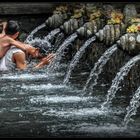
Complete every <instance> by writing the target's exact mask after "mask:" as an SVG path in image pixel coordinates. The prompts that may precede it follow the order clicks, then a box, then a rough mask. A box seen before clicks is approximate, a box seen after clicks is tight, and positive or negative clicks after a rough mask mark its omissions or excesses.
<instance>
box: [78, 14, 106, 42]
mask: <svg viewBox="0 0 140 140" xmlns="http://www.w3.org/2000/svg"><path fill="white" fill-rule="evenodd" d="M92 16H93V14H91V15H90V19H89V21H88V22H86V23H85V24H84V25H83V26H82V27H80V28H79V29H77V35H78V37H79V38H82V39H83V38H89V37H91V36H92V35H94V34H95V33H97V31H98V30H99V29H101V28H103V26H104V25H105V20H104V18H102V17H101V15H97V16H95V17H94V18H91V17H92Z"/></svg>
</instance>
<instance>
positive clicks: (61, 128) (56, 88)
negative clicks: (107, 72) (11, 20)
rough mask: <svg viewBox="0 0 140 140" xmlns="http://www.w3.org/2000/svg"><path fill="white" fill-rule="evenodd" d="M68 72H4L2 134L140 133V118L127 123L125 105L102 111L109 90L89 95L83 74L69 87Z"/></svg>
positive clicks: (0, 94) (0, 99) (0, 91)
mask: <svg viewBox="0 0 140 140" xmlns="http://www.w3.org/2000/svg"><path fill="white" fill-rule="evenodd" d="M81 74H82V73H81ZM64 75H65V73H63V72H62V73H61V72H59V73H54V74H51V75H50V74H48V73H47V72H46V70H45V69H44V70H41V71H34V72H29V71H28V72H14V73H5V74H1V77H0V82H1V87H0V122H1V123H0V137H139V136H140V133H139V132H140V129H139V128H140V127H139V126H140V125H139V121H137V123H132V124H131V125H129V126H128V127H124V126H123V119H124V116H125V113H126V109H125V108H124V107H123V106H121V104H120V105H116V106H114V107H112V108H110V109H104V110H102V109H101V104H102V103H103V102H104V99H105V95H106V94H107V93H103V92H102V93H101V92H100V91H99V90H96V91H95V93H94V95H93V96H91V95H85V94H84V93H83V92H82V88H80V86H77V85H78V84H79V85H80V80H81V78H80V77H78V76H77V78H76V79H77V81H78V83H77V82H75V83H73V84H71V85H67V86H66V85H64V84H63V78H64ZM74 78H75V77H74ZM137 120H138V119H137Z"/></svg>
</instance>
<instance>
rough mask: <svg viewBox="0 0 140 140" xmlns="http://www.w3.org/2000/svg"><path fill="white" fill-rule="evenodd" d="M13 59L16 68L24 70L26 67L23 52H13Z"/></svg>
mask: <svg viewBox="0 0 140 140" xmlns="http://www.w3.org/2000/svg"><path fill="white" fill-rule="evenodd" d="M13 61H14V62H15V64H16V67H17V68H18V69H20V70H24V69H26V68H27V64H26V56H25V53H24V52H17V53H15V54H13Z"/></svg>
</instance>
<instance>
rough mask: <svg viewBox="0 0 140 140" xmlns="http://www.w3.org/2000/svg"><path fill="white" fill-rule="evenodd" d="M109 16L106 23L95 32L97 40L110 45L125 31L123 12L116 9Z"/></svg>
mask: <svg viewBox="0 0 140 140" xmlns="http://www.w3.org/2000/svg"><path fill="white" fill-rule="evenodd" d="M111 16H112V17H111V18H110V19H109V20H108V21H107V25H105V27H104V28H103V29H101V30H99V32H97V33H96V36H97V38H98V39H99V41H101V42H104V43H105V44H106V45H112V44H113V43H114V42H115V41H117V40H118V39H119V37H120V36H121V35H122V34H124V33H125V29H126V25H125V24H124V23H123V21H122V20H123V14H122V13H121V12H118V11H113V12H112V13H111Z"/></svg>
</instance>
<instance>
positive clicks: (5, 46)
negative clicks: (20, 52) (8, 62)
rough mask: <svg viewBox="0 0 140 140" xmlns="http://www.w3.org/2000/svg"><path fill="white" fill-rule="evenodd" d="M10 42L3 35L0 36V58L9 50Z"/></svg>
mask: <svg viewBox="0 0 140 140" xmlns="http://www.w3.org/2000/svg"><path fill="white" fill-rule="evenodd" d="M10 45H11V44H10V41H9V39H8V37H7V36H6V35H4V34H0V58H2V57H3V56H4V55H5V54H6V52H7V51H8V50H9V48H10Z"/></svg>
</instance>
